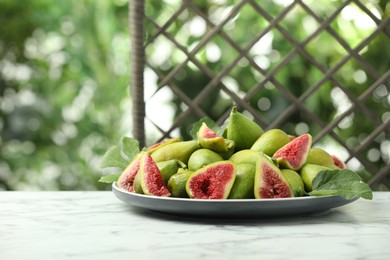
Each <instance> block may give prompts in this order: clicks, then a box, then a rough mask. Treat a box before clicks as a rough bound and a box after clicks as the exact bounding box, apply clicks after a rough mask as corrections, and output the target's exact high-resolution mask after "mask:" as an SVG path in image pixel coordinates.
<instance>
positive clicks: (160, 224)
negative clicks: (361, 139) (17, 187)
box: [0, 191, 390, 260]
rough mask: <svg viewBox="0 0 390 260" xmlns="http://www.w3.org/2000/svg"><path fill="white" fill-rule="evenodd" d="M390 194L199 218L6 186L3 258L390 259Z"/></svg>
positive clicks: (0, 221)
mask: <svg viewBox="0 0 390 260" xmlns="http://www.w3.org/2000/svg"><path fill="white" fill-rule="evenodd" d="M389 256H390V192H375V193H374V199H373V200H372V201H369V200H364V199H359V200H357V201H355V202H353V203H351V204H348V205H344V206H342V207H339V208H335V209H332V210H330V211H329V212H327V213H324V214H319V215H312V216H304V217H302V216H301V217H284V218H266V219H246V220H240V219H225V220H221V219H196V218H182V217H178V216H169V215H163V214H157V213H153V212H149V211H145V210H142V209H138V208H135V207H133V206H128V205H126V204H124V203H123V202H121V201H119V200H118V199H117V198H116V197H115V196H114V195H113V193H112V192H108V191H107V192H78V191H69V192H0V259H7V260H8V259H11V260H12V259H18V260H23V259H91V260H98V259H159V260H161V259H170V260H171V259H185V260H190V259H308V258H310V259H390V258H389Z"/></svg>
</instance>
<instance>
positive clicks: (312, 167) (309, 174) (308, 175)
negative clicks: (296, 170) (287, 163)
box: [300, 164, 331, 192]
mask: <svg viewBox="0 0 390 260" xmlns="http://www.w3.org/2000/svg"><path fill="white" fill-rule="evenodd" d="M325 170H331V168H329V167H325V166H321V165H316V164H305V165H304V166H303V167H302V169H301V171H300V175H301V178H302V181H303V183H304V185H305V190H306V192H310V191H312V190H313V186H312V183H313V179H314V178H315V177H316V176H317V174H318V173H319V172H320V171H325Z"/></svg>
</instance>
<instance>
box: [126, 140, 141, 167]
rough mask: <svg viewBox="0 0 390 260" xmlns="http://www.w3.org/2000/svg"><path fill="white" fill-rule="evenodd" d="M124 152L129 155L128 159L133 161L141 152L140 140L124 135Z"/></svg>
mask: <svg viewBox="0 0 390 260" xmlns="http://www.w3.org/2000/svg"><path fill="white" fill-rule="evenodd" d="M122 152H123V154H124V155H126V156H127V158H128V161H129V162H131V161H132V160H133V159H134V157H135V156H136V155H137V154H138V153H139V142H138V141H137V140H135V139H134V138H130V137H126V136H124V137H123V138H122Z"/></svg>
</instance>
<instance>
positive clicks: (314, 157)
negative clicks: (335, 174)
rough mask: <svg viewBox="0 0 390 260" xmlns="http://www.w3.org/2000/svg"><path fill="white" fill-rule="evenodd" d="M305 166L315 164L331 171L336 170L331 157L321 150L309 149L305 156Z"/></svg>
mask: <svg viewBox="0 0 390 260" xmlns="http://www.w3.org/2000/svg"><path fill="white" fill-rule="evenodd" d="M306 164H317V165H322V166H326V167H329V168H332V169H335V168H336V165H335V164H334V162H333V158H332V156H331V155H330V154H329V153H327V152H326V151H325V150H323V149H321V148H311V149H310V151H309V155H308V156H307V160H306Z"/></svg>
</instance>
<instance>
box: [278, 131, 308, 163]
mask: <svg viewBox="0 0 390 260" xmlns="http://www.w3.org/2000/svg"><path fill="white" fill-rule="evenodd" d="M311 142H312V137H311V135H310V134H303V135H301V136H298V137H297V138H295V139H294V140H292V141H291V142H289V143H287V144H286V145H284V146H283V147H281V148H280V149H279V150H277V151H276V152H275V153H274V155H273V156H272V157H273V158H274V159H276V162H277V163H278V165H279V167H281V168H287V169H291V170H294V171H297V170H299V169H301V168H302V166H303V165H304V164H305V163H306V159H307V157H308V155H309V151H310V147H311Z"/></svg>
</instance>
